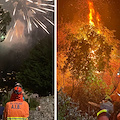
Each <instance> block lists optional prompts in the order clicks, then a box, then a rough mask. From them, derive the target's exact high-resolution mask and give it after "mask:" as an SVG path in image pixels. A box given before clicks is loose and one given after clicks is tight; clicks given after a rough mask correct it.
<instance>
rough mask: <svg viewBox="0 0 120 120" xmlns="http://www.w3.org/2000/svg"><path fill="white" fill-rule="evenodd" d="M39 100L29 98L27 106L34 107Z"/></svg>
mask: <svg viewBox="0 0 120 120" xmlns="http://www.w3.org/2000/svg"><path fill="white" fill-rule="evenodd" d="M38 105H39V102H38V101H37V100H36V99H35V98H30V102H29V107H30V109H33V108H36V107H37V106H38Z"/></svg>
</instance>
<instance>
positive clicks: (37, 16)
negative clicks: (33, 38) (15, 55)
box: [0, 0, 54, 41]
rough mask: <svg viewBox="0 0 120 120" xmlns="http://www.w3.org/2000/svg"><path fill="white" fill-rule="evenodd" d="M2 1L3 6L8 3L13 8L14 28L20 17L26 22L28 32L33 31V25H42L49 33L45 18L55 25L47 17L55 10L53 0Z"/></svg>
mask: <svg viewBox="0 0 120 120" xmlns="http://www.w3.org/2000/svg"><path fill="white" fill-rule="evenodd" d="M0 1H3V2H4V3H3V6H4V5H6V4H8V6H11V7H12V8H13V10H11V11H12V18H13V19H14V25H13V27H12V29H14V28H15V27H16V21H17V20H18V19H19V20H22V21H25V22H26V26H27V31H28V33H30V32H31V31H32V28H33V26H35V27H36V28H38V27H39V26H40V27H41V28H42V29H43V30H44V31H45V32H46V33H47V34H49V31H48V29H47V26H46V25H45V24H44V22H42V20H43V19H44V21H47V22H49V23H50V24H51V25H54V23H53V22H52V20H50V19H49V18H47V15H48V14H49V12H54V5H53V0H0ZM8 11H9V9H8ZM11 11H10V12H11ZM41 19H42V20H41ZM14 32H15V31H14ZM14 32H13V34H14ZM8 33H9V32H8ZM13 34H12V35H11V38H10V41H11V40H12V38H13Z"/></svg>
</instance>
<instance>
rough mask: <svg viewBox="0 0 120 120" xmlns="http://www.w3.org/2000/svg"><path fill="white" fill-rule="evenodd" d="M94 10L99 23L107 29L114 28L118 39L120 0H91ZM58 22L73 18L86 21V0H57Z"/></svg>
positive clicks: (119, 31) (119, 32) (70, 20)
mask: <svg viewBox="0 0 120 120" xmlns="http://www.w3.org/2000/svg"><path fill="white" fill-rule="evenodd" d="M91 2H93V5H94V9H95V11H97V12H98V13H99V14H100V18H101V23H102V24H103V25H104V26H106V27H107V28H108V29H109V30H115V31H116V32H115V36H116V38H117V39H120V0H91ZM57 3H58V24H59V21H60V20H61V19H62V20H63V21H64V22H72V21H73V20H74V21H75V20H81V21H88V18H87V17H88V14H89V7H88V3H87V0H58V2H57Z"/></svg>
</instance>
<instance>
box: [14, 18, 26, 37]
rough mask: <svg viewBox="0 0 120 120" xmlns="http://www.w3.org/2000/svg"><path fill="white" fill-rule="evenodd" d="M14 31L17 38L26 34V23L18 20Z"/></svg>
mask: <svg viewBox="0 0 120 120" xmlns="http://www.w3.org/2000/svg"><path fill="white" fill-rule="evenodd" d="M14 31H15V35H16V37H17V38H19V37H22V36H23V34H24V25H23V24H22V22H21V21H19V20H17V21H16V22H15V25H14Z"/></svg>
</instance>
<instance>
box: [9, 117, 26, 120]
mask: <svg viewBox="0 0 120 120" xmlns="http://www.w3.org/2000/svg"><path fill="white" fill-rule="evenodd" d="M7 120H28V118H25V117H7Z"/></svg>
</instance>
